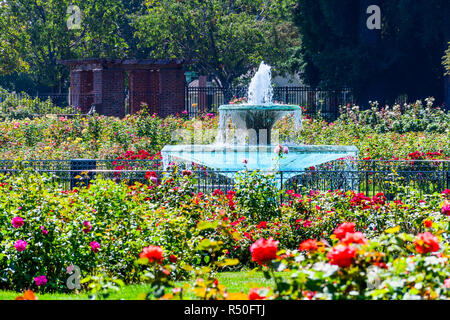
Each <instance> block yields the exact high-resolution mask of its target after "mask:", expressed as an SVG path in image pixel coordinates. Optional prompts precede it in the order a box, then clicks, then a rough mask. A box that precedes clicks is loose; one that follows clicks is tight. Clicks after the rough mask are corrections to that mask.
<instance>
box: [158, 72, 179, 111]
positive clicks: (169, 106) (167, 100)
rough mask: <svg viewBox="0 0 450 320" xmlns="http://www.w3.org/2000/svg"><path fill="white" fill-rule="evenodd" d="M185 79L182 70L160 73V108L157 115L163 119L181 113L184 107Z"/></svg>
mask: <svg viewBox="0 0 450 320" xmlns="http://www.w3.org/2000/svg"><path fill="white" fill-rule="evenodd" d="M185 87H186V77H185V75H184V70H183V68H173V69H172V68H170V69H169V68H168V69H161V71H160V86H159V90H160V91H159V92H160V107H159V112H158V115H160V116H162V117H165V116H168V115H170V114H177V113H181V112H182V111H183V110H184V108H185V106H184V104H185Z"/></svg>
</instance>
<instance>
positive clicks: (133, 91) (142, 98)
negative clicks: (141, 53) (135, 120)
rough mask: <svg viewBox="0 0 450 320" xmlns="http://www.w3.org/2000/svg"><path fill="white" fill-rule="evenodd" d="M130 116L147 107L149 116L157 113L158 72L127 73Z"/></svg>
mask: <svg viewBox="0 0 450 320" xmlns="http://www.w3.org/2000/svg"><path fill="white" fill-rule="evenodd" d="M129 88H130V114H135V113H137V112H138V111H139V110H141V108H142V104H143V103H145V104H147V105H148V108H149V112H150V113H151V114H153V113H158V111H159V70H132V71H130V73H129Z"/></svg>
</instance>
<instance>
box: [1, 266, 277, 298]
mask: <svg viewBox="0 0 450 320" xmlns="http://www.w3.org/2000/svg"><path fill="white" fill-rule="evenodd" d="M217 277H218V278H219V283H220V284H223V285H224V286H225V287H226V288H227V290H228V292H241V291H242V292H245V293H248V291H249V290H250V288H252V287H269V286H273V283H272V281H268V280H266V279H265V278H264V276H263V274H262V272H251V271H249V272H223V273H219V274H218V276H217ZM189 283H193V281H190V282H189ZM183 284H184V283H183V282H179V283H177V285H179V286H182V285H183ZM149 288H150V286H149V285H145V284H136V285H128V286H125V287H122V288H120V290H119V291H118V292H114V293H113V294H111V296H110V298H109V300H120V299H124V300H135V299H137V297H138V296H139V294H142V293H146V292H147V291H148V290H149ZM21 294H22V293H17V292H11V291H0V300H14V299H15V298H16V297H17V296H19V295H21ZM37 297H38V299H39V300H87V299H89V297H88V294H87V293H80V294H57V293H56V294H43V295H40V294H37ZM186 298H193V296H187V297H186Z"/></svg>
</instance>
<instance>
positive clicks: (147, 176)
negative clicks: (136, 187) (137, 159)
mask: <svg viewBox="0 0 450 320" xmlns="http://www.w3.org/2000/svg"><path fill="white" fill-rule="evenodd" d="M151 177H154V178H157V177H158V175H157V174H156V172H155V171H147V173H146V174H145V179H147V180H148V179H150V178H151Z"/></svg>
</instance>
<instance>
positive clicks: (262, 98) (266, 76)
mask: <svg viewBox="0 0 450 320" xmlns="http://www.w3.org/2000/svg"><path fill="white" fill-rule="evenodd" d="M272 98H273V88H272V68H271V67H270V66H268V65H266V64H265V63H264V61H263V62H261V64H260V65H259V69H258V71H257V72H256V74H255V76H254V77H253V78H252V80H251V81H250V85H249V87H248V104H253V105H261V104H269V103H272Z"/></svg>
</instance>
